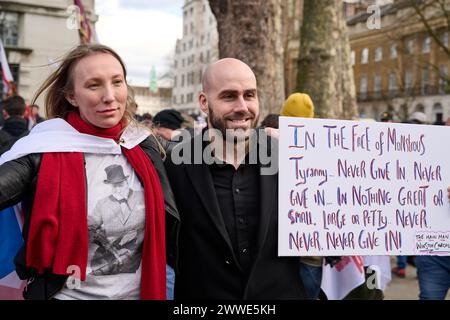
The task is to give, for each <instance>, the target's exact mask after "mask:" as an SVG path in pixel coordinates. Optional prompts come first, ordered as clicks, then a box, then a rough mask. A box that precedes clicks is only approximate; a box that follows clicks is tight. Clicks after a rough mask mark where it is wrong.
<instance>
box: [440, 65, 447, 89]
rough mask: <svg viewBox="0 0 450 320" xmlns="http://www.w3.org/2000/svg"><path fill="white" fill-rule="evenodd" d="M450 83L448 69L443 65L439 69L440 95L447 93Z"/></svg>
mask: <svg viewBox="0 0 450 320" xmlns="http://www.w3.org/2000/svg"><path fill="white" fill-rule="evenodd" d="M449 82H450V81H449V78H448V67H447V65H445V64H444V65H441V66H440V67H439V93H441V94H443V93H446V92H447V90H448V85H449Z"/></svg>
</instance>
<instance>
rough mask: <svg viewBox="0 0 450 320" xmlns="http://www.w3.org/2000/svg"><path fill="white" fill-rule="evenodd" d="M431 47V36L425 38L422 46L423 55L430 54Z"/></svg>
mask: <svg viewBox="0 0 450 320" xmlns="http://www.w3.org/2000/svg"><path fill="white" fill-rule="evenodd" d="M430 46H431V38H430V36H425V38H424V39H423V44H422V53H428V52H430Z"/></svg>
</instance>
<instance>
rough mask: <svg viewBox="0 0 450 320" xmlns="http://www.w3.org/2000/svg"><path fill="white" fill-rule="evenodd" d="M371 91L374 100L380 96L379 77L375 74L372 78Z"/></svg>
mask: <svg viewBox="0 0 450 320" xmlns="http://www.w3.org/2000/svg"><path fill="white" fill-rule="evenodd" d="M373 91H374V95H375V97H376V98H379V97H380V96H381V75H380V74H376V75H375V76H374V78H373Z"/></svg>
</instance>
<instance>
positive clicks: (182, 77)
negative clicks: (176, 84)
mask: <svg viewBox="0 0 450 320" xmlns="http://www.w3.org/2000/svg"><path fill="white" fill-rule="evenodd" d="M181 87H184V74H182V75H181Z"/></svg>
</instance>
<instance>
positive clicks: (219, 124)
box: [208, 106, 259, 142]
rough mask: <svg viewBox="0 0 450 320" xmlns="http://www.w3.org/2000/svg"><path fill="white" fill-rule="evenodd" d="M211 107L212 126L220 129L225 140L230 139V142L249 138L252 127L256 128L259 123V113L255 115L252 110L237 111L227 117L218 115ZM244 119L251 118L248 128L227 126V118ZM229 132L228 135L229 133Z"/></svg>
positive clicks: (210, 120) (210, 119)
mask: <svg viewBox="0 0 450 320" xmlns="http://www.w3.org/2000/svg"><path fill="white" fill-rule="evenodd" d="M208 109H209V122H210V124H211V128H209V129H216V130H218V131H219V132H220V133H221V134H222V137H223V140H228V141H230V142H240V141H243V140H247V139H248V138H249V136H250V134H251V132H250V131H251V129H254V128H256V125H257V124H258V119H259V114H257V115H255V114H253V113H251V112H236V113H232V114H229V115H227V116H226V118H219V117H216V116H215V114H214V111H213V110H212V108H211V106H208ZM235 118H238V119H242V118H250V121H251V124H250V127H249V128H247V129H242V128H227V124H226V121H227V119H235ZM227 132H228V135H227Z"/></svg>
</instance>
